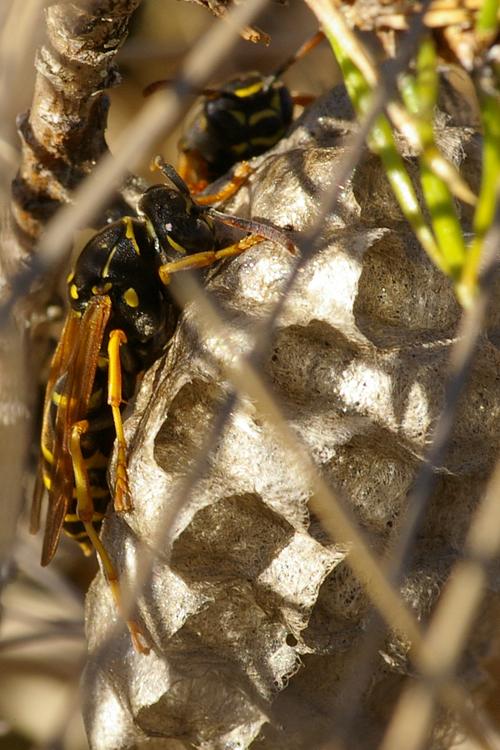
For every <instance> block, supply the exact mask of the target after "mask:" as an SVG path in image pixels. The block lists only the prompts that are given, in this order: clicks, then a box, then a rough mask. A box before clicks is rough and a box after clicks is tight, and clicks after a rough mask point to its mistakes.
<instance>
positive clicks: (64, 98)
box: [13, 0, 140, 246]
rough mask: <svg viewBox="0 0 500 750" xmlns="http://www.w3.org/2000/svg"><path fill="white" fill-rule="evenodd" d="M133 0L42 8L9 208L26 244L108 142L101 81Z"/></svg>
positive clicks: (108, 81)
mask: <svg viewBox="0 0 500 750" xmlns="http://www.w3.org/2000/svg"><path fill="white" fill-rule="evenodd" d="M139 4H140V0H78V1H77V2H61V3H56V4H54V5H51V6H50V7H49V8H48V9H47V12H46V28H47V41H46V43H45V44H44V45H43V46H42V47H41V48H40V49H39V51H38V53H37V57H36V61H35V65H36V70H37V75H36V81H35V88H34V92H33V102H32V106H31V108H30V110H29V112H27V113H25V114H22V115H20V116H19V118H18V127H19V133H20V136H21V139H22V161H21V166H20V169H19V172H18V174H17V176H16V179H15V180H14V183H13V214H14V217H15V220H16V223H17V229H18V234H19V236H20V237H22V238H24V241H25V243H26V244H28V246H31V245H32V244H33V242H35V241H36V239H37V238H38V237H39V235H40V232H41V231H42V230H43V227H44V225H45V224H46V222H47V221H48V220H49V219H50V218H51V217H52V216H53V214H54V213H55V212H56V211H57V209H58V208H59V206H60V205H61V204H63V203H66V202H68V201H70V200H71V191H72V190H73V189H74V188H75V187H76V185H77V184H78V183H79V182H80V181H81V180H82V179H83V178H84V177H85V176H86V174H88V172H89V171H90V170H91V169H92V167H93V165H94V164H95V163H96V161H97V160H98V159H99V158H100V156H102V154H103V153H104V152H105V151H106V150H107V146H106V142H105V139H104V131H105V128H106V122H107V112H108V98H107V96H106V93H105V89H107V88H109V87H110V86H113V85H115V84H116V83H117V82H118V81H119V75H118V71H117V68H116V65H115V63H114V59H115V56H116V53H117V51H118V49H119V48H120V47H121V45H122V44H123V42H124V41H125V39H126V37H127V33H128V24H129V21H130V17H131V15H132V13H133V12H134V11H135V10H136V8H137V7H138V6H139Z"/></svg>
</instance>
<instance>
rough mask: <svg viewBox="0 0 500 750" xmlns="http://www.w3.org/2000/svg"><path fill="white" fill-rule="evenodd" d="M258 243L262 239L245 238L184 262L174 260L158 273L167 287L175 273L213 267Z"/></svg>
mask: <svg viewBox="0 0 500 750" xmlns="http://www.w3.org/2000/svg"><path fill="white" fill-rule="evenodd" d="M258 242H262V237H259V236H258V235H254V234H251V235H249V236H248V237H243V239H241V240H240V241H239V242H235V243H234V245H228V246H227V247H223V248H222V249H221V250H212V251H207V252H204V253H194V255H189V256H187V257H186V258H182V260H174V261H172V263H165V264H164V265H163V266H160V269H159V271H158V273H159V274H160V279H161V280H162V282H163V284H165V286H166V285H167V284H169V282H170V277H171V275H172V274H173V273H177V272H178V271H188V270H190V269H192V268H204V267H205V266H211V265H212V263H216V262H217V261H218V260H223V259H224V258H231V257H232V256H233V255H240V253H244V252H245V250H248V248H250V247H252V246H253V245H256V244H257V243H258Z"/></svg>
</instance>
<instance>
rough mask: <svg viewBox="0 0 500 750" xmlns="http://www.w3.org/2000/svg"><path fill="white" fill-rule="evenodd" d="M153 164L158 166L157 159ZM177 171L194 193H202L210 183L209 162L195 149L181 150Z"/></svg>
mask: <svg viewBox="0 0 500 750" xmlns="http://www.w3.org/2000/svg"><path fill="white" fill-rule="evenodd" d="M153 164H154V166H155V168H157V166H158V165H157V164H156V162H155V161H153ZM159 168H160V169H161V167H159ZM177 172H178V173H179V175H180V176H181V177H182V179H183V180H184V182H185V183H186V184H187V185H188V187H189V190H190V191H191V193H193V194H194V195H196V193H201V191H202V190H205V188H206V187H207V185H208V184H209V180H208V170H207V162H206V161H205V159H204V158H203V156H202V155H201V154H200V152H199V151H196V150H195V149H190V150H189V151H182V152H181V154H180V155H179V158H178V160H177Z"/></svg>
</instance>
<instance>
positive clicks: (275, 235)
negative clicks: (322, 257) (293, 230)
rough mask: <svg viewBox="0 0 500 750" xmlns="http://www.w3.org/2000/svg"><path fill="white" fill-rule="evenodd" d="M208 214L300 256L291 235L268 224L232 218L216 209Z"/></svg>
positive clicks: (210, 209)
mask: <svg viewBox="0 0 500 750" xmlns="http://www.w3.org/2000/svg"><path fill="white" fill-rule="evenodd" d="M207 213H208V214H210V215H211V216H213V217H214V219H218V220H219V221H221V222H222V223H223V224H229V225H230V226H232V227H237V228H238V229H243V231H245V232H250V233H251V234H256V235H260V236H261V237H263V238H264V239H266V240H270V241H271V242H276V243H277V244H278V245H283V246H284V247H286V249H287V250H288V252H289V253H291V254H292V255H298V249H297V247H296V245H295V243H294V242H293V240H292V239H291V238H290V235H289V234H288V233H287V232H285V231H283V230H282V229H279V228H278V227H275V226H274V225H272V224H266V223H265V222H263V221H256V220H255V219H242V218H241V217H240V216H231V214H225V213H223V212H222V211H217V210H216V209H215V208H209V209H207Z"/></svg>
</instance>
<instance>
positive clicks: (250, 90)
mask: <svg viewBox="0 0 500 750" xmlns="http://www.w3.org/2000/svg"><path fill="white" fill-rule="evenodd" d="M263 88H264V81H257V82H256V83H252V84H251V85H250V86H242V87H241V88H240V89H235V90H234V91H233V92H232V93H233V94H234V95H235V96H237V97H238V98H239V99H246V97H247V96H253V95H254V94H258V93H259V91H262V89H263Z"/></svg>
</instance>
